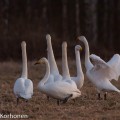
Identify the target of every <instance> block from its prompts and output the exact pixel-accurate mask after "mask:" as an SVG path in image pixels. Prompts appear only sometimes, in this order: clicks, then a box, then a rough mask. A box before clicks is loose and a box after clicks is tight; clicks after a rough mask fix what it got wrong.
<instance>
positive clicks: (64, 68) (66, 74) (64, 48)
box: [62, 43, 70, 79]
mask: <svg viewBox="0 0 120 120" xmlns="http://www.w3.org/2000/svg"><path fill="white" fill-rule="evenodd" d="M65 44H66V43H65ZM62 75H63V79H70V73H69V68H68V61H67V45H64V43H63V45H62Z"/></svg>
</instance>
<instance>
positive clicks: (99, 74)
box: [78, 36, 120, 92]
mask: <svg viewBox="0 0 120 120" xmlns="http://www.w3.org/2000/svg"><path fill="white" fill-rule="evenodd" d="M78 39H79V40H81V41H83V43H84V44H85V67H86V75H87V77H88V78H89V80H90V81H91V82H92V83H93V84H94V85H95V86H96V87H97V90H98V91H99V92H100V91H102V90H103V91H116V92H120V90H118V89H117V88H116V87H115V86H114V85H112V83H111V82H110V80H112V79H115V78H117V77H118V75H119V74H118V73H119V70H118V68H119V59H120V58H119V55H118V54H116V55H115V56H113V58H112V59H111V60H110V61H109V62H108V63H106V62H105V61H104V60H102V59H101V58H100V57H99V56H97V55H94V54H92V55H90V54H89V46H88V42H87V40H86V38H85V37H84V36H81V37H78ZM90 59H91V60H92V63H93V64H92V63H91V61H90ZM116 65H118V66H116ZM116 71H117V72H116Z"/></svg>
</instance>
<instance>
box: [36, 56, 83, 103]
mask: <svg viewBox="0 0 120 120" xmlns="http://www.w3.org/2000/svg"><path fill="white" fill-rule="evenodd" d="M40 63H45V64H46V74H45V76H44V77H43V79H42V80H41V81H40V82H39V84H38V89H39V90H40V91H41V92H42V93H44V94H46V95H48V96H50V97H52V98H55V99H57V100H58V101H57V103H58V104H59V100H61V101H63V103H66V102H67V100H68V99H74V98H75V97H79V96H80V95H81V92H80V91H79V90H78V89H77V86H76V87H75V85H76V84H73V82H71V81H69V80H64V81H62V80H56V81H51V82H47V80H48V79H49V75H50V66H49V62H48V60H47V59H46V58H41V59H40V60H39V61H37V62H36V64H40Z"/></svg>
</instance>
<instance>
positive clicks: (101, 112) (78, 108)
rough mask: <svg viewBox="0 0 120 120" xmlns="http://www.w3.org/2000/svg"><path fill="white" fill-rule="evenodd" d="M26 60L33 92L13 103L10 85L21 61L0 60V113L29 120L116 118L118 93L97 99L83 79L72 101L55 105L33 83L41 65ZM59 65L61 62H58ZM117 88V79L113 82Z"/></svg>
mask: <svg viewBox="0 0 120 120" xmlns="http://www.w3.org/2000/svg"><path fill="white" fill-rule="evenodd" d="M33 64H34V62H29V63H28V67H29V78H30V79H32V81H33V83H34V95H33V98H32V99H31V100H29V102H28V103H26V102H24V101H23V100H21V101H20V104H19V105H18V106H16V98H15V96H14V94H13V85H14V82H15V80H16V79H17V78H18V77H19V76H20V72H21V63H15V62H12V61H11V62H5V63H0V113H3V114H9V113H11V114H27V115H29V119H31V120H50V119H51V120H61V119H62V120H68V119H69V120H120V96H119V94H118V93H110V94H108V100H106V101H105V100H97V95H96V90H95V88H94V87H93V85H92V84H91V83H90V82H89V81H88V80H87V79H86V78H85V84H84V86H83V88H82V90H81V91H82V96H81V97H80V98H78V99H77V100H76V102H75V103H74V102H73V101H68V102H67V103H66V104H61V105H60V106H58V105H57V104H56V100H54V99H50V101H49V102H48V101H47V99H46V96H45V95H43V94H41V93H40V92H39V91H38V90H37V84H38V82H39V80H40V79H41V78H42V76H43V75H44V72H45V67H44V66H41V65H38V66H34V65H33ZM58 65H59V67H61V62H60V61H58ZM69 67H70V72H71V74H72V75H75V73H76V68H75V63H74V61H71V62H70V65H69ZM114 84H115V85H116V86H117V87H118V88H120V81H118V82H114Z"/></svg>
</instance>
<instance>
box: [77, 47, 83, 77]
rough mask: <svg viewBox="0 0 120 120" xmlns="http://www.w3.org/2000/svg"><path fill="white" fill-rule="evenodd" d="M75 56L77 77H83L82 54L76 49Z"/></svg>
mask: <svg viewBox="0 0 120 120" xmlns="http://www.w3.org/2000/svg"><path fill="white" fill-rule="evenodd" d="M75 55H76V67H77V77H82V76H83V71H82V66H81V60H80V52H79V51H78V50H76V49H75Z"/></svg>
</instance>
